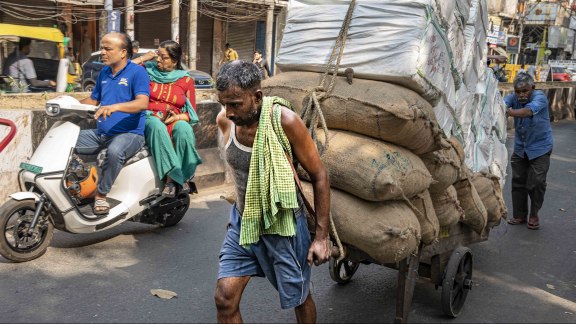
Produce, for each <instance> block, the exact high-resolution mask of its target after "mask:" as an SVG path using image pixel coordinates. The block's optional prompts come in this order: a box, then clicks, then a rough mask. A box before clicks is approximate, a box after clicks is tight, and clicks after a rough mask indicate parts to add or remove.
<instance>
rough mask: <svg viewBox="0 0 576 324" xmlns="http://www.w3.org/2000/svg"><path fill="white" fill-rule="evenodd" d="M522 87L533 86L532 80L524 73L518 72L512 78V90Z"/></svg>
mask: <svg viewBox="0 0 576 324" xmlns="http://www.w3.org/2000/svg"><path fill="white" fill-rule="evenodd" d="M524 86H530V87H532V86H534V79H533V78H532V76H531V75H530V74H528V73H526V72H520V73H518V74H517V75H516V77H515V78H514V89H516V88H522V87H524Z"/></svg>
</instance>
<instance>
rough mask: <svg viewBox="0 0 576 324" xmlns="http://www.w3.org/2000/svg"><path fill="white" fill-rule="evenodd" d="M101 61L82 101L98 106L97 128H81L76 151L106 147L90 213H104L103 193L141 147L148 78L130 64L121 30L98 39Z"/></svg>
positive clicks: (129, 48)
mask: <svg viewBox="0 0 576 324" xmlns="http://www.w3.org/2000/svg"><path fill="white" fill-rule="evenodd" d="M100 49H101V51H102V63H104V65H106V67H105V68H104V69H103V70H102V72H100V75H99V76H98V80H97V82H96V85H95V87H94V90H93V91H92V95H91V96H90V97H88V98H85V99H83V100H82V101H81V103H83V104H90V105H100V108H99V109H98V110H97V111H96V113H95V115H94V118H95V119H96V120H97V129H87V130H82V131H81V133H80V136H79V138H78V142H77V144H76V152H77V153H79V154H84V155H93V154H97V153H98V152H99V151H100V150H102V149H104V148H108V153H107V155H106V158H105V159H104V161H103V163H102V168H101V173H100V176H99V177H98V188H97V192H96V197H95V201H94V215H96V217H98V216H99V215H106V214H108V212H109V210H110V204H109V202H108V201H107V200H106V195H107V194H108V192H110V189H111V188H112V184H113V183H114V180H115V179H116V177H117V176H118V174H119V173H120V170H121V169H122V166H123V165H124V162H125V161H126V160H127V159H129V158H130V157H132V156H133V155H134V154H136V153H137V152H138V151H139V150H140V149H142V147H143V146H144V142H145V140H144V125H145V114H144V110H146V109H147V107H148V97H149V95H150V89H149V84H150V79H149V77H148V74H147V73H146V70H144V69H143V68H142V67H140V66H138V65H136V64H134V63H132V62H131V61H130V60H129V59H130V58H131V57H132V54H133V53H132V41H131V40H130V37H128V35H127V34H125V33H118V32H112V33H109V34H106V35H105V36H104V37H103V38H102V41H101V45H100Z"/></svg>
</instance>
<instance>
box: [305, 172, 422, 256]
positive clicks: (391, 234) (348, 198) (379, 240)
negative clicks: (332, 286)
mask: <svg viewBox="0 0 576 324" xmlns="http://www.w3.org/2000/svg"><path fill="white" fill-rule="evenodd" d="M302 187H303V190H304V194H305V195H306V198H307V199H308V200H309V201H310V203H313V201H314V199H313V191H312V185H311V184H310V183H308V182H302ZM330 193H331V198H330V207H331V212H332V218H333V220H334V226H335V227H336V231H337V232H338V236H339V237H340V240H341V241H342V242H343V243H346V244H350V245H352V246H354V247H356V248H358V249H360V250H361V251H363V252H365V253H367V254H368V255H370V257H372V258H374V260H375V261H377V262H378V263H394V262H398V261H400V260H402V259H404V258H406V257H407V256H408V255H410V253H412V252H413V251H414V250H416V248H417V247H418V244H419V243H420V224H419V223H418V218H416V215H414V212H413V211H412V209H411V208H410V207H409V206H408V205H407V204H406V203H405V202H401V201H386V202H370V201H365V200H362V199H360V198H357V197H354V196H352V195H350V194H347V193H345V192H343V191H340V190H337V189H330Z"/></svg>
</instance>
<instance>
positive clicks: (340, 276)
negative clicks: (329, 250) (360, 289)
mask: <svg viewBox="0 0 576 324" xmlns="http://www.w3.org/2000/svg"><path fill="white" fill-rule="evenodd" d="M359 266H360V263H356V262H352V261H347V260H342V261H337V260H336V258H333V257H330V261H329V264H328V271H330V278H332V280H334V281H335V282H337V283H338V284H341V285H344V284H347V283H349V282H350V280H352V277H353V276H354V273H356V270H358V267H359Z"/></svg>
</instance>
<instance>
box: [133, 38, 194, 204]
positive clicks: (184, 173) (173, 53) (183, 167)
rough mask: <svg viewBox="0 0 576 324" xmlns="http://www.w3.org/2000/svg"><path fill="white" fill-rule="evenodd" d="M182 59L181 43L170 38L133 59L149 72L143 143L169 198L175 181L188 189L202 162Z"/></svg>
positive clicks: (190, 85)
mask: <svg viewBox="0 0 576 324" xmlns="http://www.w3.org/2000/svg"><path fill="white" fill-rule="evenodd" d="M154 59H155V61H153V60H154ZM181 59H182V47H181V46H180V44H178V43H177V42H175V41H172V40H167V41H164V42H162V43H161V44H160V46H159V47H158V50H157V51H150V52H148V53H146V54H144V55H142V56H140V57H138V58H136V59H135V62H136V63H140V64H143V65H144V66H145V68H146V71H147V72H148V75H149V76H150V102H149V104H148V112H147V114H146V129H145V136H146V143H147V144H148V148H149V149H150V152H151V153H152V156H153V157H154V161H155V162H156V171H157V172H158V175H159V176H160V178H162V179H164V181H165V185H164V189H163V191H162V195H163V196H164V197H170V198H171V197H174V196H176V185H175V184H174V182H176V183H177V184H178V185H179V186H180V188H181V191H182V192H189V191H190V185H189V184H188V181H189V180H190V179H191V178H192V176H193V175H194V173H195V172H196V167H197V166H198V165H199V164H201V163H202V160H201V159H200V156H199V155H198V152H197V151H196V147H195V142H196V139H195V137H194V130H193V129H192V125H194V124H195V123H197V122H198V116H197V115H196V95H195V91H194V79H192V78H191V77H190V75H189V74H188V72H186V71H184V70H183V69H182V63H181Z"/></svg>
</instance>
